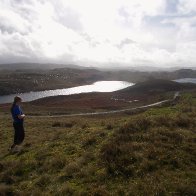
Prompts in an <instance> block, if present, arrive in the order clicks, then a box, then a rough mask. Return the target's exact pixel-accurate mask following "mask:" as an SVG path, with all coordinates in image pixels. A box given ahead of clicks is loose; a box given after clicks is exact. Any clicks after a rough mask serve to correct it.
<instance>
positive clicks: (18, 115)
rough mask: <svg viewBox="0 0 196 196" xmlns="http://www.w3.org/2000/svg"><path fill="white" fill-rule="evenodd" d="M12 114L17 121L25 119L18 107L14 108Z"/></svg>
mask: <svg viewBox="0 0 196 196" xmlns="http://www.w3.org/2000/svg"><path fill="white" fill-rule="evenodd" d="M14 114H15V115H16V116H17V117H18V119H23V118H24V117H25V115H24V114H22V111H21V109H20V108H19V107H18V106H17V107H15V108H14Z"/></svg>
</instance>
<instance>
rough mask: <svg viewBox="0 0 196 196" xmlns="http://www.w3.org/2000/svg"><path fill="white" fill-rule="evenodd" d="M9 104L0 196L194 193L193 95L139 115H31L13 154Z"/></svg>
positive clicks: (0, 156)
mask: <svg viewBox="0 0 196 196" xmlns="http://www.w3.org/2000/svg"><path fill="white" fill-rule="evenodd" d="M9 107H10V105H8V106H7V108H6V107H4V110H1V111H0V114H1V115H0V121H1V129H0V135H1V141H0V194H1V195H87V196H88V195H94V196H95V195H100V196H105V195H133V196H138V195H195V194H196V189H195V180H196V175H195V174H196V168H195V163H196V156H195V154H196V146H195V139H196V138H195V127H196V124H195V122H196V94H195V93H184V94H182V96H181V98H180V100H179V102H178V103H177V105H167V106H162V107H158V108H152V109H150V110H147V111H145V112H144V113H140V114H135V115H130V114H128V113H127V114H126V113H122V114H118V115H109V116H108V115H107V116H104V115H103V116H94V117H90V116H88V117H72V118H65V117H58V118H40V117H28V118H27V119H26V122H25V128H26V139H25V143H24V146H23V148H22V150H21V151H20V152H18V153H15V154H10V153H8V151H7V148H8V146H9V144H11V143H12V137H13V132H12V123H11V120H10V116H8V115H7V113H8V112H9ZM54 108H55V106H54ZM54 108H53V109H54ZM24 110H25V112H26V114H27V115H28V114H29V113H30V112H32V107H29V108H28V107H26V106H25V107H24ZM37 110H39V107H38V106H37ZM40 112H42V111H41V110H40Z"/></svg>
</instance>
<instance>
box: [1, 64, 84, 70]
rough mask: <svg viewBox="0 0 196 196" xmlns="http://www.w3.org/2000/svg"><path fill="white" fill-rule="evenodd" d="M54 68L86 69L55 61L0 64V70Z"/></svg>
mask: <svg viewBox="0 0 196 196" xmlns="http://www.w3.org/2000/svg"><path fill="white" fill-rule="evenodd" d="M56 68H72V69H87V67H82V66H79V65H74V64H55V63H8V64H0V70H3V69H5V70H18V69H20V70H23V69H43V70H47V69H56Z"/></svg>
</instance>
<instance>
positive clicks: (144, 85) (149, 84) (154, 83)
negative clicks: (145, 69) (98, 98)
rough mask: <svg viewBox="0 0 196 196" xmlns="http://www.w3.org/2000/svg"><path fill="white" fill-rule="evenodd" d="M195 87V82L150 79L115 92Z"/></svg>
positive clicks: (177, 89) (151, 91)
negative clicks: (183, 82)
mask: <svg viewBox="0 0 196 196" xmlns="http://www.w3.org/2000/svg"><path fill="white" fill-rule="evenodd" d="M188 89H196V85H195V84H190V83H188V84H186V83H185V84H182V83H178V82H174V81H169V80H161V79H152V80H147V81H145V82H140V83H137V84H135V85H134V86H131V87H128V88H126V89H123V90H120V91H119V92H117V93H147V92H148V93H157V92H160V93H162V92H169V91H180V90H188Z"/></svg>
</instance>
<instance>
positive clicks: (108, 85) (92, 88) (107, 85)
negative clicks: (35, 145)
mask: <svg viewBox="0 0 196 196" xmlns="http://www.w3.org/2000/svg"><path fill="white" fill-rule="evenodd" d="M132 85H134V83H129V82H125V81H99V82H95V83H93V84H91V85H84V86H77V87H73V88H65V89H56V90H45V91H38V92H28V93H21V94H11V95H5V96H0V104H3V103H11V102H13V99H14V97H15V96H16V95H18V96H20V97H21V98H22V99H23V101H24V102H28V101H33V100H36V99H40V98H44V97H50V96H58V95H73V94H80V93H90V92H114V91H117V90H121V89H124V88H127V87H129V86H132Z"/></svg>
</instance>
